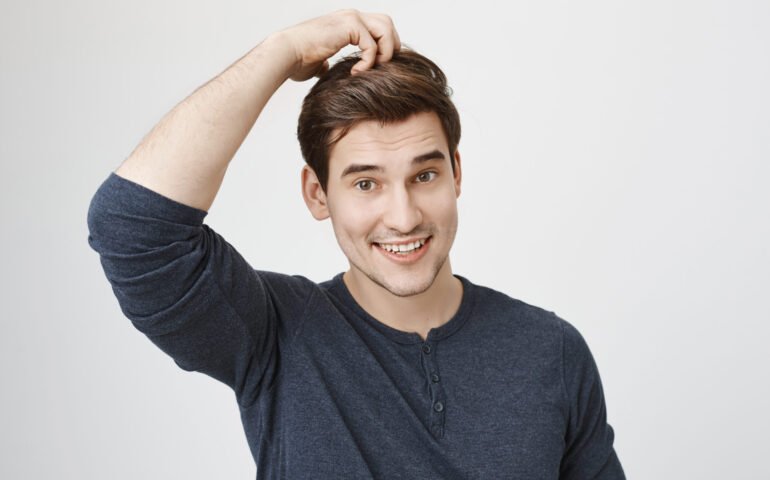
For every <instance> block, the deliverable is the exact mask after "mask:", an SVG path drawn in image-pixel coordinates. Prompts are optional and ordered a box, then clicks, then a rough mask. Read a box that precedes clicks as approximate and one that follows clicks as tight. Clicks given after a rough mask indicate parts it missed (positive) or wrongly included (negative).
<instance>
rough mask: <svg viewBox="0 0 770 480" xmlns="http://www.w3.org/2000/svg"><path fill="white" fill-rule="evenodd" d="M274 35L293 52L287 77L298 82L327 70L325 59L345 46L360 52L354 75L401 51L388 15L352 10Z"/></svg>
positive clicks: (306, 22)
mask: <svg viewBox="0 0 770 480" xmlns="http://www.w3.org/2000/svg"><path fill="white" fill-rule="evenodd" d="M277 35H278V36H279V37H281V38H282V40H283V41H286V42H288V43H289V44H290V45H291V47H292V49H293V50H294V54H295V57H296V64H295V69H294V71H293V72H292V73H291V75H290V76H289V78H291V79H292V80H296V81H298V82H300V81H304V80H307V79H309V78H312V77H313V76H315V75H321V74H322V73H324V72H325V71H326V70H328V68H329V60H328V59H329V58H330V57H332V56H333V55H334V54H336V53H337V52H339V51H340V50H341V49H342V48H344V47H346V46H348V45H357V46H358V48H360V49H361V51H362V53H361V60H360V61H359V62H358V63H356V64H355V65H354V66H353V68H352V70H351V73H352V74H354V75H355V74H356V73H358V72H362V71H364V70H366V69H368V68H371V67H372V66H374V64H375V63H383V62H387V61H388V60H390V59H391V58H392V57H393V53H394V52H397V51H399V50H400V49H401V40H400V39H399V37H398V32H396V28H395V27H394V26H393V21H392V20H391V18H390V17H389V16H387V15H383V14H375V13H363V12H359V11H357V10H352V9H351V10H340V11H337V12H334V13H330V14H328V15H324V16H322V17H317V18H313V19H311V20H308V21H305V22H303V23H300V24H297V25H294V26H293V27H289V28H287V29H285V30H281V31H280V32H278V33H277Z"/></svg>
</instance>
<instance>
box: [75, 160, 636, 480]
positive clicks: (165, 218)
mask: <svg viewBox="0 0 770 480" xmlns="http://www.w3.org/2000/svg"><path fill="white" fill-rule="evenodd" d="M206 215H207V212H205V211H203V210H199V209H196V208H192V207H189V206H186V205H183V204H181V203H178V202H176V201H174V200H171V199H169V198H167V197H164V196H162V195H160V194H158V193H156V192H153V191H152V190H149V189H147V188H145V187H143V186H141V185H138V184H136V183H134V182H131V181H129V180H126V179H123V178H122V177H119V176H117V175H115V174H114V173H111V174H110V176H109V177H108V178H107V179H106V180H105V181H104V183H103V184H102V185H101V186H100V187H99V189H98V190H97V192H96V194H95V195H94V197H93V199H92V201H91V205H90V208H89V212H88V227H89V237H88V242H89V244H90V245H91V247H92V248H93V249H94V250H96V251H97V252H98V253H99V255H100V258H101V263H102V266H103V267H104V272H105V274H106V276H107V278H108V280H109V281H110V284H111V285H112V288H113V291H114V293H115V296H116V297H117V299H118V302H119V304H120V307H121V310H122V311H123V313H124V314H125V315H126V317H128V318H129V319H130V320H131V322H133V324H134V326H135V327H136V328H137V329H138V330H139V331H141V332H142V333H144V334H145V335H146V336H147V337H148V338H149V339H150V340H151V341H152V342H154V343H155V344H156V345H157V346H158V347H159V348H160V349H162V350H163V351H164V352H166V353H167V354H168V355H169V356H170V357H171V358H173V360H174V362H176V364H177V365H179V367H181V368H182V369H184V370H188V371H198V372H202V373H205V374H206V375H209V376H211V377H213V378H215V379H216V380H219V381H221V382H223V383H225V384H227V385H228V386H230V387H231V388H232V389H233V391H234V392H235V399H236V401H237V404H238V408H239V409H240V413H241V419H242V421H243V427H244V430H245V432H246V438H247V440H248V443H249V447H250V448H251V452H252V454H253V456H254V460H255V462H256V464H257V478H258V479H259V478H271V479H272V478H289V479H304V478H318V479H321V478H346V479H347V478H350V479H354V478H355V479H358V478H362V479H363V478H378V479H379V478H385V479H391V478H405V479H418V478H419V479H434V478H435V479H471V478H479V479H482V478H483V479H490V478H495V479H497V478H517V479H526V480H533V479H623V478H625V477H624V474H623V470H622V467H621V465H620V462H619V460H618V457H617V455H616V454H615V451H614V449H613V438H614V434H613V430H612V428H611V427H610V425H608V424H607V420H606V410H605V402H604V396H603V392H602V385H601V380H600V377H599V372H598V370H597V367H596V365H595V362H594V360H593V358H592V356H591V353H590V351H589V348H588V346H587V345H586V342H585V341H584V339H583V338H582V337H581V335H580V333H579V332H578V331H577V330H576V329H575V328H574V327H573V326H572V325H571V324H569V323H568V322H566V321H565V320H563V319H561V318H559V317H558V316H556V315H555V314H554V313H553V312H549V311H546V310H543V309H541V308H538V307H534V306H532V305H528V304H526V303H524V302H521V301H519V300H515V299H513V298H511V297H509V296H507V295H505V294H503V293H500V292H497V291H495V290H492V289H490V288H485V287H481V286H478V285H475V284H473V283H471V282H470V281H468V280H467V279H466V278H464V277H461V276H457V278H459V279H460V280H461V281H462V284H463V298H462V301H461V304H460V308H459V310H458V311H457V313H456V314H455V315H454V316H453V317H452V318H451V319H450V320H449V321H448V322H447V323H445V324H444V325H442V326H440V327H438V328H434V329H433V330H431V331H430V332H429V334H428V336H427V339H426V340H423V339H422V338H421V337H420V336H419V335H418V334H416V333H408V332H403V331H399V330H396V329H393V328H391V327H389V326H387V325H385V324H383V323H381V322H379V321H378V320H377V319H375V318H373V317H372V316H370V315H369V314H368V313H367V312H366V311H364V310H363V308H361V306H360V305H358V304H357V303H356V301H355V300H354V299H353V297H352V296H351V294H350V292H349V291H348V290H347V288H346V286H345V284H344V282H343V281H342V274H338V275H337V276H335V277H334V278H333V279H331V280H329V281H326V282H324V283H320V284H317V283H315V282H312V281H310V280H308V279H306V278H304V277H301V276H290V275H284V274H279V273H274V272H267V271H259V270H255V269H253V268H252V267H251V266H250V265H249V264H248V262H247V261H246V260H245V259H244V258H243V257H242V256H241V255H240V254H239V253H238V252H237V251H236V250H235V249H234V248H233V247H232V246H231V245H230V244H228V243H227V242H226V241H225V240H224V239H223V238H222V237H221V236H220V235H219V234H217V233H216V232H215V231H214V230H212V229H211V228H210V227H209V226H207V225H205V224H203V219H204V217H205V216H206Z"/></svg>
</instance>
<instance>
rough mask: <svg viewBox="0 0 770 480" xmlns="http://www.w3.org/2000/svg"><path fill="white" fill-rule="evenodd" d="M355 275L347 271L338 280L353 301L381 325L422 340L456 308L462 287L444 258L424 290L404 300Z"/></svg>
mask: <svg viewBox="0 0 770 480" xmlns="http://www.w3.org/2000/svg"><path fill="white" fill-rule="evenodd" d="M357 273H358V275H355V273H354V272H353V271H352V269H351V270H348V271H347V272H345V274H344V275H343V277H342V279H343V281H344V282H345V286H347V288H348V290H349V291H350V294H351V295H352V296H353V298H354V299H355V301H356V302H358V304H359V305H360V306H361V307H362V308H363V309H364V310H365V311H366V312H367V313H368V314H369V315H371V316H372V317H374V318H375V319H377V320H379V321H380V322H382V323H384V324H385V325H387V326H389V327H391V328H395V329H396V330H401V331H403V332H415V333H418V334H419V335H420V337H422V338H423V340H424V339H426V338H427V337H428V332H429V331H430V330H431V329H433V328H437V327H440V326H441V325H444V324H445V323H446V322H448V321H449V320H450V319H451V318H452V317H453V316H454V314H455V313H457V310H458V309H459V308H460V303H461V301H462V296H463V286H462V282H461V281H460V280H459V279H458V278H456V277H455V276H454V275H452V267H451V266H450V264H449V259H448V258H447V260H446V262H444V265H443V266H442V267H441V270H439V273H438V274H437V275H436V279H435V280H434V282H433V284H432V285H431V286H430V287H429V288H428V289H427V290H426V291H424V292H422V293H419V294H417V295H411V296H408V297H399V296H396V295H393V294H392V293H390V292H389V291H387V290H386V289H384V288H383V287H381V286H380V285H377V284H376V283H374V282H372V281H371V280H370V279H369V278H368V277H366V276H365V275H362V274H361V273H360V272H357ZM362 277H363V278H362Z"/></svg>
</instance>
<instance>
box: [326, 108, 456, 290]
mask: <svg viewBox="0 0 770 480" xmlns="http://www.w3.org/2000/svg"><path fill="white" fill-rule="evenodd" d="M335 133H336V132H335ZM455 158H456V169H455V170H456V171H455V172H454V174H453V171H452V164H451V161H452V160H454V159H450V158H449V149H448V145H447V140H446V136H445V135H444V131H443V129H442V127H441V122H440V120H439V118H438V116H437V115H436V114H435V113H420V114H416V115H413V116H412V117H410V118H408V119H407V120H405V121H403V122H399V123H395V124H388V125H384V126H380V124H379V122H376V121H367V122H362V123H359V124H357V125H356V126H355V127H353V128H351V129H350V131H349V132H348V134H347V135H345V137H343V138H342V139H341V140H340V141H339V142H338V143H337V144H336V145H334V147H333V148H332V150H331V152H330V155H329V180H328V184H327V188H326V194H325V199H326V206H327V208H328V214H329V216H330V217H331V221H332V225H333V227H334V233H335V235H336V237H337V242H338V243H339V245H340V247H341V248H342V251H343V252H344V253H345V255H346V256H347V258H348V260H349V262H350V266H351V272H350V274H351V275H352V276H353V281H355V282H356V284H357V285H360V286H362V287H364V288H366V286H367V285H368V286H372V285H378V286H380V287H382V288H384V289H386V290H388V291H389V292H390V293H392V294H393V295H397V296H401V297H403V296H410V295H416V294H419V293H422V292H424V291H426V290H427V289H428V288H429V287H430V286H431V285H432V284H433V282H434V280H435V278H436V276H437V275H439V272H442V274H447V275H451V270H450V269H449V265H448V264H446V261H447V258H448V255H449V250H450V248H451V247H452V243H453V242H454V238H455V233H456V231H457V197H458V195H459V194H460V180H461V171H460V157H459V154H456V156H455ZM442 267H446V268H444V270H443V271H442Z"/></svg>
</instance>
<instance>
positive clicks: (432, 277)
mask: <svg viewBox="0 0 770 480" xmlns="http://www.w3.org/2000/svg"><path fill="white" fill-rule="evenodd" d="M445 262H446V258H444V259H443V260H442V261H440V262H438V263H437V264H436V265H434V266H433V268H432V269H431V270H430V271H428V272H415V273H413V274H410V273H401V274H400V275H387V274H385V273H383V272H366V271H362V272H363V273H364V274H365V275H366V276H367V277H368V278H369V280H371V281H372V282H374V283H376V284H377V285H379V286H380V287H382V288H384V289H385V290H387V291H388V292H390V293H391V294H392V295H395V296H396V297H412V296H414V295H419V294H421V293H425V292H426V291H427V290H428V289H430V287H432V286H433V283H434V282H435V281H436V277H438V273H439V271H441V267H443V266H444V263H445Z"/></svg>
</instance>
